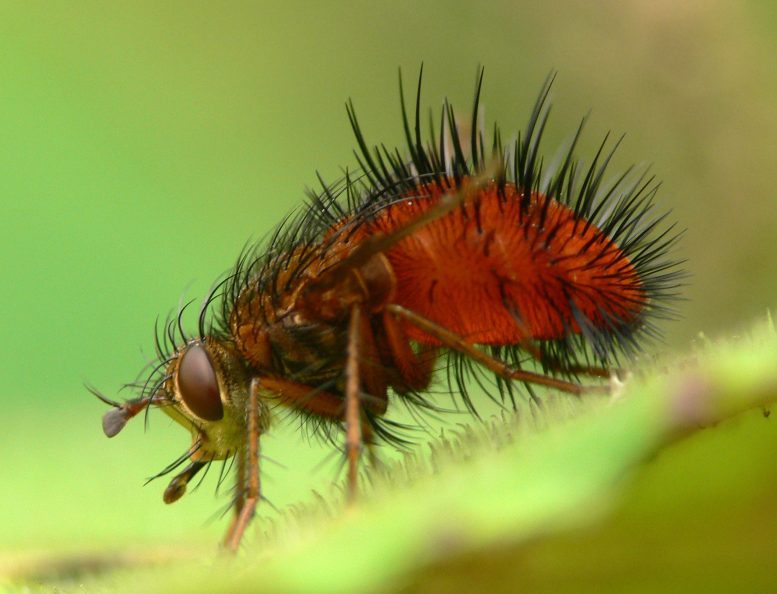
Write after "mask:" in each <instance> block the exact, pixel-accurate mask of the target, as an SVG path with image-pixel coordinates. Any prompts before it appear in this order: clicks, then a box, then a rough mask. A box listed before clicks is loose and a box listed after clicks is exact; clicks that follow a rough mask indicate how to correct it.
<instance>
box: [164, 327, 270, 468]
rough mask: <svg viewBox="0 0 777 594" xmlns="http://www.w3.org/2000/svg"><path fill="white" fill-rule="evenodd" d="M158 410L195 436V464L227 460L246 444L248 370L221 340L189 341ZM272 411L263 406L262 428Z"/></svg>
mask: <svg viewBox="0 0 777 594" xmlns="http://www.w3.org/2000/svg"><path fill="white" fill-rule="evenodd" d="M165 376H166V377H167V380H166V381H165V383H164V385H163V386H162V391H163V392H164V394H165V398H164V404H162V405H161V406H160V408H161V409H162V410H163V411H164V412H165V413H167V414H168V415H169V416H170V417H171V418H173V419H174V420H175V421H176V422H178V423H179V424H181V425H182V426H183V427H185V428H187V429H188V430H189V431H190V432H191V434H192V453H191V456H190V457H191V459H192V460H195V461H196V460H202V461H211V460H223V459H225V458H229V457H230V456H232V455H234V454H235V453H236V452H237V451H238V450H240V449H241V448H242V447H244V445H245V443H246V403H247V401H248V390H249V386H250V382H251V377H250V373H249V370H248V369H247V368H246V366H245V364H244V363H243V361H242V359H241V358H240V357H239V356H238V355H237V353H236V352H235V351H234V350H233V349H232V348H231V347H230V346H228V345H226V344H224V343H223V342H221V341H219V340H217V339H214V338H210V337H206V338H204V339H202V340H199V339H195V340H190V341H189V342H187V343H186V344H185V345H184V346H183V347H181V348H179V349H177V352H176V354H175V355H174V356H173V357H172V358H171V360H170V363H169V364H168V366H167V372H166V374H165ZM268 425H269V410H268V409H267V407H266V406H263V405H262V404H261V403H260V430H261V431H264V430H266V429H267V427H268Z"/></svg>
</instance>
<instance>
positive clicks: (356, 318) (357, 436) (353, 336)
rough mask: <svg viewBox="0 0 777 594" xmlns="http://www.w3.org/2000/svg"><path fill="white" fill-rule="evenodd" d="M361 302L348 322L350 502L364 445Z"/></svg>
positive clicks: (346, 431) (354, 489)
mask: <svg viewBox="0 0 777 594" xmlns="http://www.w3.org/2000/svg"><path fill="white" fill-rule="evenodd" d="M361 318H362V315H361V306H360V305H359V304H356V305H354V306H353V308H352V309H351V319H350V322H349V325H348V358H347V360H346V363H345V378H346V379H345V455H346V459H347V461H348V487H347V489H348V490H347V494H348V502H349V503H353V502H354V501H355V500H356V488H357V481H358V473H359V455H360V454H361V447H362V422H361V421H362V420H361V410H360V406H359V392H360V391H361V390H360V381H359V348H360V345H361V332H362V331H361V323H362V319H361Z"/></svg>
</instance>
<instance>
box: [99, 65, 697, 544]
mask: <svg viewBox="0 0 777 594" xmlns="http://www.w3.org/2000/svg"><path fill="white" fill-rule="evenodd" d="M481 82H482V73H481V77H480V79H479V80H478V86H477V92H476V99H475V109H474V110H473V114H474V115H473V126H472V134H471V137H470V139H469V143H466V142H462V140H461V139H460V137H459V129H458V126H457V123H456V120H455V117H454V113H453V110H452V108H450V107H449V106H448V105H446V107H445V108H444V109H443V112H442V119H441V124H440V133H439V136H437V135H436V134H435V132H434V130H432V133H431V138H432V142H430V143H424V141H423V139H422V137H421V133H420V123H419V119H420V118H419V111H420V109H419V104H420V80H419V92H418V95H417V96H416V110H415V122H414V126H413V125H411V122H410V121H409V120H408V118H407V116H406V109H405V104H404V99H403V101H402V112H403V123H404V128H405V132H406V137H407V144H408V146H407V153H408V155H407V156H405V155H403V154H402V153H400V152H399V151H389V150H387V149H386V148H381V149H377V148H375V149H370V148H369V147H368V145H367V143H366V142H365V140H364V137H363V135H362V133H361V130H360V127H359V125H358V123H357V120H356V116H355V114H354V112H353V108H352V106H350V105H349V107H348V113H349V117H350V119H351V123H352V126H353V128H354V131H355V134H356V139H357V142H358V144H359V149H360V152H359V153H358V155H357V157H358V159H359V162H360V166H361V173H360V174H359V175H358V176H356V177H353V176H350V175H346V176H345V178H344V179H343V180H341V181H340V182H338V183H336V184H334V185H331V186H329V185H326V184H322V185H323V189H322V191H320V192H318V193H314V194H311V201H310V205H309V207H308V208H307V209H306V210H305V211H304V212H303V213H302V214H301V215H298V216H297V217H296V218H295V219H292V220H291V221H290V222H289V221H287V222H285V223H284V224H282V225H281V226H280V227H279V228H278V229H277V230H276V232H275V234H274V235H273V236H272V238H271V239H270V241H269V242H268V244H266V245H261V246H258V247H255V248H252V249H249V250H247V251H246V252H245V253H244V254H243V255H242V256H241V257H240V259H239V261H238V263H237V266H236V267H235V269H234V270H233V271H232V273H231V274H230V275H229V276H228V277H227V279H226V280H225V281H224V282H222V283H221V284H220V285H219V286H218V287H217V289H216V290H214V292H213V293H212V294H211V295H210V296H209V298H208V299H207V300H206V302H205V304H204V305H203V309H202V312H201V315H200V325H199V333H198V336H197V337H196V338H189V337H187V336H186V335H185V334H184V332H183V330H181V332H180V335H181V337H180V339H178V338H176V336H175V331H174V328H175V320H172V321H171V322H170V323H169V324H168V325H167V333H166V334H165V335H164V337H163V339H162V340H161V341H160V340H159V339H157V350H158V352H159V359H160V360H159V363H158V366H157V367H156V369H155V370H154V371H153V372H152V374H151V376H150V378H149V380H148V381H147V382H145V384H143V385H142V387H141V394H140V396H139V397H138V398H136V399H134V400H130V401H128V402H125V403H123V404H120V403H117V402H113V401H111V400H108V399H106V398H105V397H103V396H100V397H101V398H103V400H105V401H106V402H108V403H109V404H111V405H112V406H113V407H114V408H113V409H112V410H111V411H109V412H108V414H106V415H105V417H104V419H103V427H104V430H105V433H106V434H107V435H108V436H113V435H115V434H116V433H118V432H119V431H120V430H121V429H122V427H123V426H124V424H125V423H126V422H127V420H128V419H129V418H131V417H132V416H134V415H135V414H137V413H138V412H140V411H141V410H143V409H144V408H147V407H149V406H158V407H159V408H161V409H162V410H163V411H165V412H166V413H168V414H169V415H170V416H172V417H173V418H174V419H175V420H176V421H178V422H179V423H180V424H181V425H183V426H184V427H186V428H187V429H188V430H189V431H190V432H191V434H192V447H191V448H190V450H189V451H187V453H186V455H185V456H183V457H182V458H180V459H179V460H178V461H176V463H174V464H172V465H171V466H170V467H169V468H168V469H165V471H163V473H162V474H164V473H166V472H170V471H172V470H173V469H175V468H177V467H178V466H180V465H182V464H184V463H185V462H187V461H188V462H189V463H188V465H187V466H186V467H185V468H184V469H183V470H182V471H180V472H179V474H178V475H176V476H175V478H173V480H172V482H171V483H170V486H169V487H168V488H167V490H166V491H165V497H164V498H165V501H166V502H168V503H169V502H172V501H175V500H176V499H178V498H179V497H181V496H182V495H183V494H184V492H185V490H186V485H187V483H188V481H189V480H190V479H191V478H192V477H193V476H194V475H195V474H196V473H197V472H198V471H199V470H201V469H202V468H204V467H206V466H207V465H208V464H209V463H211V462H212V461H214V460H225V459H228V458H232V457H235V458H236V460H237V465H236V469H237V470H236V474H237V479H236V489H235V499H234V509H235V516H234V520H233V522H232V525H231V527H230V529H229V531H228V533H227V537H226V544H227V546H228V547H230V548H232V549H234V548H236V547H237V546H238V544H239V542H240V539H241V536H242V534H243V532H244V530H245V527H246V525H247V523H248V521H249V520H250V518H251V516H252V514H253V512H254V508H255V506H256V503H257V501H258V498H259V497H260V488H259V438H260V436H261V435H262V434H263V433H265V432H266V431H267V429H268V428H269V426H270V421H271V418H272V417H273V415H274V411H275V410H276V409H278V408H283V409H287V410H293V411H296V412H298V413H299V414H300V415H302V416H303V417H304V418H305V419H307V420H308V421H309V422H310V423H312V426H313V427H314V428H316V429H319V430H321V431H323V432H325V433H326V432H328V431H331V430H332V429H344V432H345V452H346V456H347V460H348V487H349V489H348V492H349V494H350V495H351V496H353V495H354V493H355V490H356V484H357V470H358V458H359V454H360V450H361V447H362V444H363V443H367V444H368V445H371V444H373V443H377V442H380V441H392V440H395V441H396V440H399V439H400V437H399V436H398V435H397V433H396V431H395V424H394V423H393V422H392V421H391V419H390V416H389V415H388V412H389V404H390V401H391V400H393V399H395V398H399V399H404V400H405V401H406V402H407V403H408V404H410V405H415V406H419V407H422V408H423V407H426V408H435V403H434V401H433V399H432V398H431V397H430V396H429V395H428V394H427V393H426V392H425V390H426V389H427V388H428V386H429V385H430V383H431V382H432V380H433V377H434V373H435V371H436V370H437V369H438V368H440V366H441V364H442V367H443V368H445V369H447V370H448V381H449V385H450V386H451V389H452V391H454V392H456V393H459V394H461V397H462V399H463V401H464V403H465V404H466V405H467V406H468V407H470V408H471V409H472V410H473V411H474V408H473V405H472V402H471V401H470V399H469V397H468V395H467V381H466V380H467V376H468V374H470V373H477V372H478V370H482V369H485V370H486V371H487V372H490V373H493V374H494V375H495V377H496V383H495V385H496V386H497V387H498V389H499V390H500V392H502V396H503V397H504V395H505V394H507V395H508V396H509V397H510V398H511V399H513V398H514V391H513V387H514V384H515V383H519V384H523V385H525V386H526V387H527V389H528V391H529V394H530V395H531V396H532V397H535V395H534V392H533V390H532V386H546V387H550V388H553V389H556V390H560V391H563V392H568V393H572V394H579V393H581V392H582V391H583V389H584V388H583V387H582V386H581V385H580V384H579V383H577V378H578V377H579V376H581V375H589V376H599V377H606V376H607V375H608V373H609V368H610V366H611V365H612V363H613V362H614V361H616V360H617V356H618V354H619V353H624V352H625V353H626V354H632V353H634V352H637V351H638V349H639V345H640V342H641V340H642V338H643V336H645V335H653V334H655V333H656V330H655V328H654V326H653V321H654V319H656V318H660V317H666V316H668V315H671V308H670V307H669V302H670V301H671V300H672V299H673V298H675V296H676V293H677V287H678V282H679V281H680V279H681V278H682V271H680V270H679V269H678V268H679V267H678V263H677V262H675V261H673V260H672V259H670V258H669V256H668V255H667V254H668V252H669V251H670V248H671V247H672V244H673V243H674V242H675V241H676V239H677V234H675V233H673V231H672V227H671V226H667V225H666V224H665V223H664V219H665V217H664V216H655V215H654V214H653V206H652V198H653V195H654V193H655V190H656V186H655V184H653V181H652V178H651V179H647V178H646V176H645V175H644V174H643V175H642V176H633V175H632V174H631V172H630V171H629V172H626V173H625V174H623V175H621V176H619V177H616V178H615V179H614V180H612V181H610V182H605V181H604V175H605V171H606V168H607V164H608V162H609V160H610V157H611V156H612V152H613V151H614V149H612V150H610V152H608V153H606V154H605V152H604V143H603V144H602V147H601V148H600V150H599V152H598V153H597V154H596V156H595V157H594V159H593V160H592V161H591V162H590V164H589V165H587V166H583V165H581V164H580V163H579V162H578V161H577V160H576V159H575V156H574V147H575V143H576V141H577V138H578V136H579V134H580V129H578V131H577V134H576V135H575V138H574V141H573V142H572V145H571V147H570V148H569V150H568V151H567V152H566V153H565V154H564V155H562V159H561V160H560V164H559V165H558V166H556V167H555V168H553V169H552V170H550V171H546V172H545V173H544V175H543V172H542V168H543V166H542V160H541V159H540V158H539V153H538V146H539V142H540V138H541V136H542V131H543V129H544V127H545V123H546V120H547V116H548V109H549V108H548V105H547V96H548V92H549V89H550V81H548V82H546V84H545V85H544V87H543V89H542V91H541V93H540V97H539V99H538V101H537V104H536V105H535V107H534V110H533V111H532V114H531V117H530V120H529V125H528V127H527V129H526V131H525V132H524V134H523V135H522V136H521V137H519V140H518V141H516V142H515V143H514V144H513V145H512V146H508V147H503V146H502V143H501V140H500V137H499V133H498V131H496V132H495V137H494V142H493V146H492V148H491V149H490V150H489V151H488V154H486V148H485V144H484V139H483V135H482V133H480V132H478V130H477V126H476V125H475V123H476V120H477V111H478V109H477V106H478V101H479V96H480V84H481ZM400 90H401V85H400ZM581 128H582V124H581ZM448 139H450V140H449V141H448ZM465 146H466V148H465ZM616 146H617V144H616ZM219 306H220V307H219ZM212 309H216V310H217V311H216V312H215V314H212V313H211V310H212ZM209 316H210V317H212V318H213V323H214V324H215V325H214V326H212V327H211V328H206V321H207V320H208V318H209ZM180 318H181V316H180V314H179V316H178V326H179V328H180V326H181V324H180ZM527 359H533V360H535V361H536V363H537V364H538V365H540V366H541V367H542V369H543V371H544V373H537V372H535V371H532V370H530V369H526V368H525V367H526V365H524V363H525V362H526V361H527ZM446 363H447V365H446ZM98 395H99V394H98ZM513 403H515V401H514V400H513ZM334 435H335V434H332V437H334Z"/></svg>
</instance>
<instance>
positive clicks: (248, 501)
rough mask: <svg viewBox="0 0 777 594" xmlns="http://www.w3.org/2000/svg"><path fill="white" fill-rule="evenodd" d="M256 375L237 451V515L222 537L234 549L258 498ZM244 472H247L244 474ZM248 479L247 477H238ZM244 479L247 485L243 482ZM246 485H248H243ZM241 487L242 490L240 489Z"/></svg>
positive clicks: (257, 382) (241, 536) (258, 384)
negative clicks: (241, 445)
mask: <svg viewBox="0 0 777 594" xmlns="http://www.w3.org/2000/svg"><path fill="white" fill-rule="evenodd" d="M259 386H260V380H259V378H254V379H252V380H251V389H250V391H249V394H248V422H247V423H246V433H247V435H246V448H245V453H244V452H239V454H238V462H240V463H241V464H240V466H239V467H238V481H240V482H239V483H238V485H237V488H238V489H239V491H238V493H237V498H238V499H237V501H236V502H235V509H236V515H235V519H234V521H233V523H232V525H231V526H230V527H229V531H228V532H227V536H226V539H225V543H224V544H225V545H226V547H227V548H228V549H229V550H230V551H232V552H234V551H237V548H238V546H240V540H241V539H242V538H243V533H244V532H245V529H246V527H247V526H248V523H249V522H250V521H251V518H252V517H253V515H254V510H255V509H256V504H257V502H258V501H259V495H260V491H259V486H260V484H259ZM246 475H247V476H246ZM241 478H242V479H247V480H241ZM246 482H247V485H246ZM246 486H247V488H246ZM241 490H243V491H244V493H242V492H241Z"/></svg>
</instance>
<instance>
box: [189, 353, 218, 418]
mask: <svg viewBox="0 0 777 594" xmlns="http://www.w3.org/2000/svg"><path fill="white" fill-rule="evenodd" d="M178 389H179V391H180V393H181V398H183V401H184V402H185V403H186V406H188V407H189V410H191V411H192V412H193V413H194V414H195V415H197V416H198V417H200V418H201V419H203V420H205V421H218V420H219V419H220V418H222V417H223V416H224V407H223V406H222V405H221V398H220V397H219V385H218V382H217V381H216V372H215V371H214V370H213V364H212V363H211V362H210V357H208V353H207V352H206V351H205V348H204V347H202V346H201V345H198V344H195V345H192V346H190V347H189V348H188V349H186V352H185V353H184V354H183V359H182V360H181V364H180V365H179V366H178Z"/></svg>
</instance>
